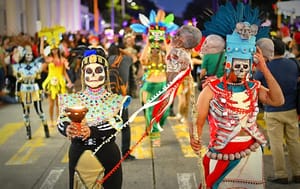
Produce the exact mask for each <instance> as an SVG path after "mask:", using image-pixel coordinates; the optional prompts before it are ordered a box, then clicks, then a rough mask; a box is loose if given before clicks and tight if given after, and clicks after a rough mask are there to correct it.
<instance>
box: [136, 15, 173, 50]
mask: <svg viewBox="0 0 300 189" xmlns="http://www.w3.org/2000/svg"><path fill="white" fill-rule="evenodd" d="M165 15H166V13H165V11H163V10H161V9H160V10H158V11H157V14H156V13H155V11H154V10H151V11H150V15H149V18H147V17H146V16H145V15H143V14H141V13H140V14H139V20H140V22H141V23H135V24H131V25H130V28H131V29H132V30H133V31H134V32H137V33H143V34H147V35H148V36H149V41H150V42H151V43H152V44H155V43H154V42H158V41H163V40H164V39H165V38H166V37H167V35H169V33H170V32H172V31H175V30H177V29H178V25H177V24H174V22H173V21H174V14H172V13H170V14H168V15H167V16H165Z"/></svg>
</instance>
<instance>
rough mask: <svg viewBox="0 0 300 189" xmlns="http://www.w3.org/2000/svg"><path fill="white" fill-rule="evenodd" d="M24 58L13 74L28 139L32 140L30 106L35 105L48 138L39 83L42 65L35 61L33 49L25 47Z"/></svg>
mask: <svg viewBox="0 0 300 189" xmlns="http://www.w3.org/2000/svg"><path fill="white" fill-rule="evenodd" d="M24 52H25V54H24V57H23V58H22V59H21V61H20V63H19V64H14V65H13V74H14V76H15V77H16V78H17V82H16V88H17V92H16V96H17V97H18V98H19V100H20V102H21V104H22V108H23V118H24V123H25V126H26V133H27V138H28V139H31V126H30V119H29V117H30V106H31V105H32V103H33V105H34V109H35V111H36V113H37V114H38V115H39V117H40V119H41V121H42V124H43V126H44V131H45V136H46V137H47V138H48V137H49V136H50V135H49V129H48V125H47V122H46V118H45V114H44V112H43V109H42V102H41V101H42V99H41V90H40V87H39V85H38V83H37V79H39V78H40V74H41V72H42V63H41V62H39V61H38V59H34V57H33V53H32V49H31V47H30V46H29V45H28V46H25V50H24Z"/></svg>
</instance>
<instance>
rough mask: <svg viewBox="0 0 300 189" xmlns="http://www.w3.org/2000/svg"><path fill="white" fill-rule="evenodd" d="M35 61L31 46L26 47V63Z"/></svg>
mask: <svg viewBox="0 0 300 189" xmlns="http://www.w3.org/2000/svg"><path fill="white" fill-rule="evenodd" d="M32 60H33V53H32V49H31V47H30V46H28V45H27V46H25V62H28V63H30V62H32Z"/></svg>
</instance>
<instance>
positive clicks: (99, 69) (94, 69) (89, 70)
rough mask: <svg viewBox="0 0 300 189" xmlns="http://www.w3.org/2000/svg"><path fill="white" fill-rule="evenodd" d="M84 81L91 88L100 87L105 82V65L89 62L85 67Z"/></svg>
mask: <svg viewBox="0 0 300 189" xmlns="http://www.w3.org/2000/svg"><path fill="white" fill-rule="evenodd" d="M84 81H85V84H86V85H87V86H88V87H90V88H93V89H94V88H98V87H100V86H101V85H103V84H104V83H105V71H104V67H103V66H102V65H100V64H96V63H94V64H88V65H86V66H85V68H84Z"/></svg>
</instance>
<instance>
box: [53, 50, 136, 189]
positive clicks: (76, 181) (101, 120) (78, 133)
mask: <svg viewBox="0 0 300 189" xmlns="http://www.w3.org/2000/svg"><path fill="white" fill-rule="evenodd" d="M82 74H83V75H82V78H83V79H82V82H83V83H84V84H83V91H81V92H77V93H74V94H62V95H60V96H59V107H60V118H59V123H58V130H59V131H60V132H61V133H62V134H63V135H65V136H69V137H70V138H71V146H70V149H69V177H70V178H69V179H70V189H73V188H82V187H83V188H101V187H102V186H103V187H104V188H105V189H121V187H122V168H121V167H117V168H115V166H116V165H117V164H118V162H119V161H120V159H121V157H120V155H121V153H120V150H119V148H118V146H117V144H116V143H115V137H111V136H113V135H114V133H116V131H117V130H120V129H121V128H122V124H123V121H122V118H121V114H122V110H123V108H125V107H127V106H128V104H129V103H130V97H129V96H122V95H119V94H113V93H112V92H111V91H110V87H109V79H108V78H107V77H108V62H107V59H106V58H105V53H104V51H103V50H101V49H98V50H87V51H85V55H84V59H83V61H82ZM68 107H85V108H87V109H88V112H87V113H86V115H85V120H84V121H83V122H81V123H79V125H80V127H81V130H78V129H77V128H76V126H78V124H77V125H76V124H74V122H71V121H70V119H69V117H68V114H67V112H66V109H67V108H68ZM100 147H101V148H100ZM113 168H114V170H113V172H112V173H110V171H112V169H113ZM103 177H104V178H106V179H105V180H103ZM101 185H102V186H101Z"/></svg>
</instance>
